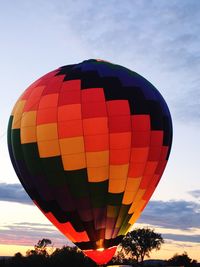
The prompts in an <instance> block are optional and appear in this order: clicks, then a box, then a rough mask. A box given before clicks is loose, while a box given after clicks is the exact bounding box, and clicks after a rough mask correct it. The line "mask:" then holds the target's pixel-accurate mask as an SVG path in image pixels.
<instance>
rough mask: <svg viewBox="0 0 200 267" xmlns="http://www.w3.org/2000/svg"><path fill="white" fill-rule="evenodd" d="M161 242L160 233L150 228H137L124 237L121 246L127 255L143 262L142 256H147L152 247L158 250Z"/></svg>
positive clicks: (162, 241)
mask: <svg viewBox="0 0 200 267" xmlns="http://www.w3.org/2000/svg"><path fill="white" fill-rule="evenodd" d="M162 243H164V240H163V238H162V236H161V234H158V233H155V232H154V230H152V229H150V228H137V229H135V230H133V231H131V232H129V233H128V234H127V235H126V236H125V237H124V239H123V240H122V242H121V246H122V247H123V249H124V251H125V253H126V255H127V256H131V258H134V259H136V261H137V262H142V263H143V261H144V257H145V256H147V257H149V254H150V252H151V251H152V250H153V249H156V250H159V249H160V247H161V245H162Z"/></svg>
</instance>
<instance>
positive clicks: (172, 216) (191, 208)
mask: <svg viewBox="0 0 200 267" xmlns="http://www.w3.org/2000/svg"><path fill="white" fill-rule="evenodd" d="M138 223H146V224H151V225H155V226H158V227H164V228H171V229H181V230H191V229H192V228H200V204H199V203H196V202H192V201H184V200H171V201H166V202H164V201H150V202H149V204H148V206H147V207H146V208H145V210H144V212H143V213H142V215H141V217H140V219H139V220H138Z"/></svg>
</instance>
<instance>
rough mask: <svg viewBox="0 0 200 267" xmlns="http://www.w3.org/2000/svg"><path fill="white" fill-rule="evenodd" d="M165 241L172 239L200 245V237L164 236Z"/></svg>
mask: <svg viewBox="0 0 200 267" xmlns="http://www.w3.org/2000/svg"><path fill="white" fill-rule="evenodd" d="M162 237H163V239H170V240H173V241H181V242H193V243H200V235H176V234H170V233H168V234H162Z"/></svg>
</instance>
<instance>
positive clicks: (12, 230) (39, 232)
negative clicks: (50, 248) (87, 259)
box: [0, 222, 72, 246]
mask: <svg viewBox="0 0 200 267" xmlns="http://www.w3.org/2000/svg"><path fill="white" fill-rule="evenodd" d="M42 238H48V239H50V240H51V241H52V243H53V244H55V245H56V246H63V245H65V244H67V245H72V243H71V242H70V241H69V240H68V239H67V238H66V237H64V236H63V235H62V234H61V233H60V232H59V231H58V230H56V229H55V228H54V227H53V226H52V225H51V224H42V223H41V224H40V223H29V222H22V223H14V224H8V225H1V227H0V244H15V245H24V246H34V245H35V244H37V242H38V240H41V239H42Z"/></svg>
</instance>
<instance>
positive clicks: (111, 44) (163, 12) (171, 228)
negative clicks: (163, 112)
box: [0, 0, 200, 261]
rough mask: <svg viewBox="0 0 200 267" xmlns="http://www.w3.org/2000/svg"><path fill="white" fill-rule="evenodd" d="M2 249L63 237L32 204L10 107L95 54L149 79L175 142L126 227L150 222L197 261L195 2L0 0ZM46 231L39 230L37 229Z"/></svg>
mask: <svg viewBox="0 0 200 267" xmlns="http://www.w3.org/2000/svg"><path fill="white" fill-rule="evenodd" d="M0 5H1V9H0V73H1V74H0V84H1V89H0V90H1V91H0V92H1V97H0V107H1V109H0V111H1V112H0V125H1V127H0V162H1V174H0V214H1V216H0V255H13V254H14V253H15V252H17V251H22V252H24V253H25V251H26V250H27V249H28V248H29V247H30V246H33V245H34V244H36V243H37V241H38V240H39V239H41V238H43V237H45V238H49V239H51V240H52V242H53V243H54V246H55V247H56V246H62V245H64V244H66V242H68V241H67V240H66V238H65V237H64V236H62V235H61V234H59V233H58V231H57V230H56V229H55V228H54V227H53V226H52V225H51V224H50V223H49V222H48V220H47V219H46V218H44V216H43V215H42V214H41V212H40V211H39V210H38V209H37V208H36V207H35V206H34V205H33V204H32V203H31V201H30V200H29V198H28V196H27V195H26V193H25V192H24V190H23V188H22V186H21V185H20V183H19V180H18V178H17V176H16V174H15V172H14V170H13V168H12V165H11V162H10V159H9V155H8V151H7V141H6V131H7V123H8V119H9V116H10V113H11V110H12V107H13V105H14V103H15V102H16V100H17V99H18V97H19V96H20V95H21V93H22V92H23V91H24V90H25V89H26V88H27V87H28V85H29V84H31V83H32V82H33V81H35V80H36V79H37V78H39V77H41V76H42V75H44V74H45V73H47V72H49V71H51V70H54V69H56V68H58V67H60V66H63V65H68V64H72V63H79V62H81V61H83V60H85V59H90V58H101V59H104V60H107V61H110V62H113V63H116V64H120V65H123V66H125V67H127V68H130V69H131V70H133V71H135V72H138V73H139V74H141V75H142V76H144V77H145V78H146V79H148V80H149V81H150V82H151V83H152V84H153V85H154V86H155V87H156V88H157V89H158V90H159V91H160V92H161V94H162V95H163V97H164V98H165V100H166V102H167V103H168V106H169V109H170V111H171V115H172V119H173V129H174V136H173V146H172V151H171V155H170V159H169V162H168V165H167V168H166V170H165V172H164V174H163V176H162V179H161V182H160V183H159V185H158V187H157V189H156V192H155V193H154V195H153V197H152V199H151V201H150V202H149V204H148V206H147V207H146V209H145V211H144V212H143V214H142V216H141V217H140V219H139V220H138V222H137V223H136V225H135V226H134V227H141V226H142V227H143V226H149V227H152V228H153V229H155V231H157V232H159V233H161V234H162V236H163V238H164V239H165V244H164V245H163V246H162V248H161V250H160V251H159V252H156V253H153V254H152V256H151V257H152V258H170V257H172V256H173V255H174V254H175V253H176V252H177V253H183V252H184V251H187V252H188V255H189V256H190V257H191V258H193V259H197V260H199V261H200V254H199V251H200V164H199V154H200V138H199V133H200V77H199V73H200V1H198V0H177V1H176V0H171V1H166V0H160V1H158V0H124V1H120V0H109V1H107V0H96V1H93V0H84V1H82V0H51V1H49V0H43V1H42V0H35V1H31V0H18V1H3V0H0ZM44 235H45V236H44Z"/></svg>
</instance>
